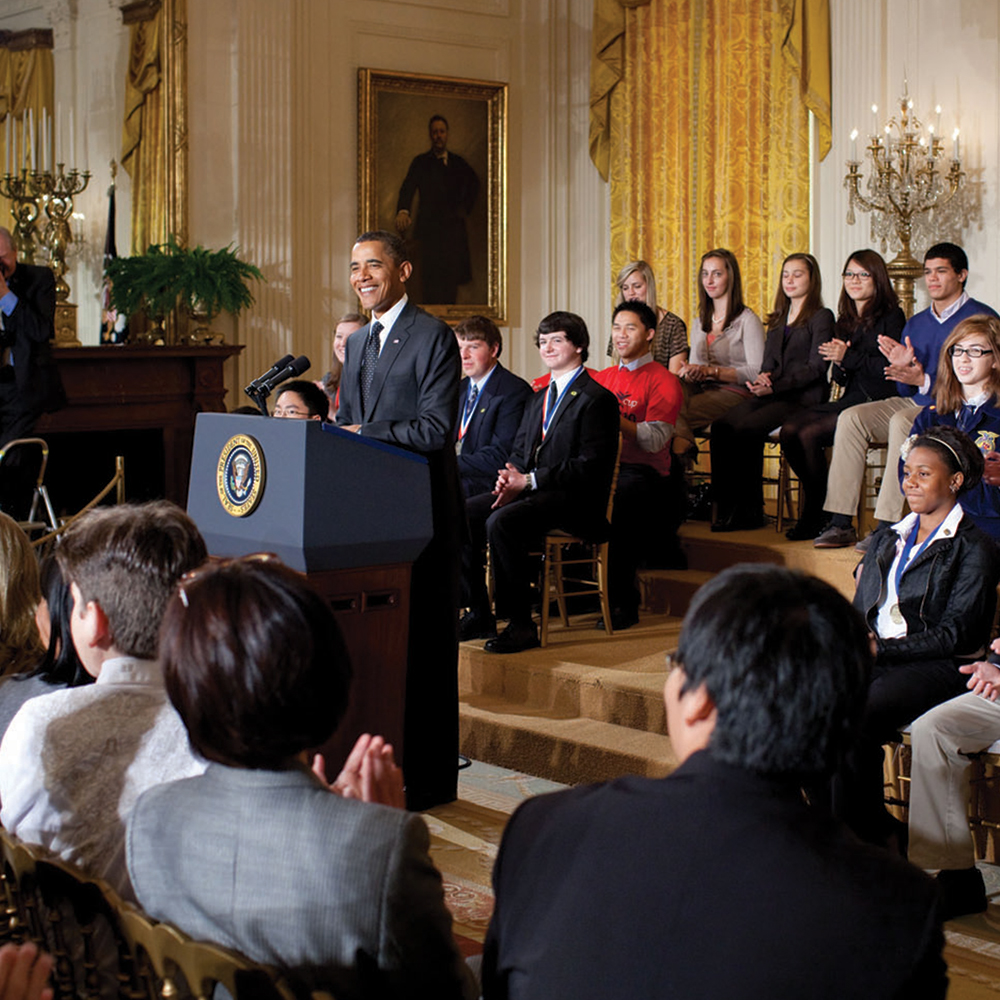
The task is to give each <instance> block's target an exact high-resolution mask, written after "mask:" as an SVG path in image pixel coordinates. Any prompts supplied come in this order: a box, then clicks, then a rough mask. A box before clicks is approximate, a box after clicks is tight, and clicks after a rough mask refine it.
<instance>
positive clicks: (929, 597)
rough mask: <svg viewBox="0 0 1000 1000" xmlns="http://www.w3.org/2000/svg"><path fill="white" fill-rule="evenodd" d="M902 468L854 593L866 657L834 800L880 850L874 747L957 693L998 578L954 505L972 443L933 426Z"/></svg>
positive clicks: (883, 823)
mask: <svg viewBox="0 0 1000 1000" xmlns="http://www.w3.org/2000/svg"><path fill="white" fill-rule="evenodd" d="M903 468H904V474H903V493H904V495H905V496H906V500H907V503H908V504H909V506H910V510H911V512H912V513H910V514H909V515H907V516H906V517H905V518H904V519H903V520H902V521H900V522H899V523H898V524H895V525H892V526H890V527H885V528H881V529H880V530H879V531H878V532H877V533H876V535H875V536H874V538H873V541H872V544H871V547H870V548H869V550H868V552H867V553H866V554H865V558H864V561H863V562H862V564H861V567H860V571H859V576H858V585H857V591H856V593H855V595H854V605H855V607H857V608H858V609H859V610H860V611H861V612H862V613H863V614H864V615H865V619H866V621H867V622H868V626H869V628H870V629H871V632H872V639H873V643H874V646H875V652H876V656H875V667H874V670H873V672H872V681H871V685H870V686H869V690H868V698H867V701H866V704H865V711H864V716H863V720H862V725H861V730H860V735H859V738H858V743H857V746H856V748H855V751H854V753H853V754H852V755H851V759H850V760H849V761H848V765H847V767H846V770H845V772H844V775H843V778H844V783H843V794H844V797H843V801H842V802H841V803H840V808H841V811H842V812H843V813H844V818H845V819H846V820H847V821H848V822H849V823H850V824H851V825H852V826H853V827H854V829H855V832H856V833H858V835H859V836H861V837H863V838H864V839H866V840H871V841H874V842H883V843H884V842H886V840H887V838H888V836H889V835H890V834H891V832H892V820H891V818H890V817H889V815H888V813H886V811H885V809H884V807H883V804H882V798H883V786H882V744H883V743H887V742H890V741H891V740H893V739H895V738H896V734H897V733H898V731H899V729H900V727H902V726H905V725H907V724H908V723H910V722H912V721H913V720H914V719H915V718H916V717H917V716H918V715H922V714H923V713H924V712H926V711H927V710H928V709H930V708H933V707H934V706H935V705H937V704H939V703H940V702H942V701H946V700H947V699H948V698H952V697H954V696H955V695H957V694H961V693H962V692H963V691H964V690H965V680H966V678H965V676H964V675H963V674H960V673H959V672H958V666H959V664H960V663H965V662H972V661H973V660H975V659H976V658H977V657H979V656H981V654H982V652H983V650H984V649H985V646H986V643H987V641H988V639H989V630H990V625H991V623H992V620H993V612H994V608H995V605H996V596H997V594H996V589H997V581H998V578H1000V558H998V551H997V549H996V546H995V543H994V542H993V541H992V539H990V538H989V537H988V536H987V535H986V534H984V533H983V532H981V531H980V530H979V529H978V528H977V527H976V526H975V525H974V524H973V523H972V519H971V518H969V517H964V516H963V513H962V508H961V506H960V505H959V502H958V501H959V497H960V496H961V494H962V493H964V492H965V491H967V490H969V489H971V488H973V487H974V486H975V485H976V484H977V483H978V482H979V481H980V479H981V478H982V474H983V457H982V454H981V452H980V451H979V449H978V448H976V446H975V445H974V444H973V443H972V441H971V440H970V439H969V438H968V437H967V436H966V435H964V434H962V433H961V432H960V431H958V430H956V429H955V428H953V427H944V426H939V427H934V428H932V429H931V430H930V431H929V432H928V433H926V434H923V435H921V436H920V437H918V438H916V439H914V440H912V442H911V443H910V450H909V451H908V453H907V454H906V456H905V457H904V467H903Z"/></svg>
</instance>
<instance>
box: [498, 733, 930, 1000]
mask: <svg viewBox="0 0 1000 1000" xmlns="http://www.w3.org/2000/svg"><path fill="white" fill-rule="evenodd" d="M493 883H494V891H495V895H496V906H495V909H494V912H493V919H492V922H491V924H490V929H489V933H488V935H487V938H486V945H485V951H484V961H483V995H484V997H485V998H486V1000H495V998H503V997H513V998H518V1000H524V998H534V997H538V998H543V997H544V998H546V1000H549V998H551V997H573V998H574V1000H619V998H621V997H643V998H653V997H655V998H677V1000H702V998H703V1000H719V998H722V997H725V998H733V1000H776V998H778V997H789V998H791V997H809V998H810V1000H826V998H829V1000H845V998H848V997H852V998H858V1000H861V998H864V1000H889V998H894V997H907V998H914V997H920V998H929V997H935V998H939V997H943V996H944V995H945V991H946V988H947V979H946V976H945V965H944V962H943V961H942V959H941V948H942V946H943V943H944V942H943V939H942V934H941V928H940V925H939V924H938V923H937V920H936V917H935V912H934V911H935V887H934V885H933V883H932V882H931V880H930V879H928V878H927V877H926V876H925V875H924V874H923V873H922V872H919V871H918V870H917V869H915V868H912V867H911V866H909V865H907V864H906V862H904V861H902V860H900V859H898V858H894V857H890V856H889V855H888V854H887V853H885V852H884V851H880V850H878V849H877V848H874V847H870V846H868V845H864V844H862V843H860V842H859V841H857V840H856V839H855V838H854V837H853V835H852V834H851V833H850V832H848V830H847V829H846V828H845V827H843V826H841V825H840V824H838V823H835V822H834V821H833V820H831V819H830V818H829V817H828V816H827V815H826V814H824V813H822V812H820V811H819V810H816V809H812V808H809V807H807V806H806V805H805V804H804V803H803V801H802V797H801V795H800V794H799V791H798V789H797V788H794V787H792V786H790V785H789V786H786V785H782V784H779V783H777V782H774V781H771V780H769V779H767V778H764V777H761V776H759V775H755V774H753V773H751V772H749V771H744V770H743V769H741V768H738V767H732V766H729V765H724V764H720V763H717V762H716V761H714V760H713V759H712V757H711V756H710V755H709V754H708V753H707V752H706V751H702V752H700V753H697V754H694V755H693V756H692V757H691V758H690V759H689V760H688V761H687V762H685V763H684V764H683V765H682V766H681V767H680V768H678V769H677V771H675V772H674V774H672V775H671V776H670V777H668V778H663V779H659V780H650V779H646V778H637V777H628V778H622V779H619V780H618V781H615V782H613V783H611V784H606V785H593V786H589V787H583V788H575V789H572V790H570V791H568V792H560V793H557V794H555V795H541V796H538V797H537V798H534V799H531V800H529V801H528V802H526V803H525V804H524V805H522V806H521V807H520V808H519V809H518V811H517V812H516V813H515V814H514V816H513V817H512V819H511V821H510V823H509V824H508V826H507V829H506V831H505V833H504V837H503V842H502V844H501V847H500V853H499V855H498V857H497V862H496V867H495V869H494V873H493Z"/></svg>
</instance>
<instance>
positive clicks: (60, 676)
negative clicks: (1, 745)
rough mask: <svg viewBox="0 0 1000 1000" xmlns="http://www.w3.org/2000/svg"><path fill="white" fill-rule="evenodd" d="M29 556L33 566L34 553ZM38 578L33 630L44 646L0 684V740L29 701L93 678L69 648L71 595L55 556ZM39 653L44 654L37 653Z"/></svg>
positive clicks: (89, 681)
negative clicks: (38, 585)
mask: <svg viewBox="0 0 1000 1000" xmlns="http://www.w3.org/2000/svg"><path fill="white" fill-rule="evenodd" d="M18 530H19V531H20V529H18ZM21 533H22V534H23V532H21ZM25 541H27V539H25ZM29 552H30V547H29ZM30 554H31V561H32V563H34V562H35V556H34V553H30ZM40 576H41V585H42V594H41V599H40V600H39V602H38V605H37V607H36V610H35V613H34V625H33V627H34V628H35V629H36V632H37V634H38V635H39V636H40V639H41V643H44V644H45V645H44V647H43V646H42V645H41V643H40V644H39V647H38V648H39V653H38V655H37V656H35V657H34V658H33V661H32V663H31V664H30V665H27V664H26V665H25V668H24V670H23V671H22V672H19V673H14V674H10V675H9V676H6V677H4V678H3V679H2V680H0V739H2V738H3V734H4V733H5V732H7V727H8V726H9V725H10V721H11V719H13V718H14V716H15V715H16V714H17V712H18V710H19V709H20V707H21V706H22V705H23V704H24V703H25V702H26V701H28V700H29V699H31V698H35V697H38V696H39V695H44V694H48V693H49V692H50V691H55V690H57V689H58V688H64V687H78V686H79V685H81V684H93V682H94V678H93V677H91V676H90V674H88V673H87V671H86V670H84V668H83V664H82V663H81V662H80V658H79V657H78V656H77V655H76V649H75V648H74V646H73V639H72V637H71V636H70V617H71V615H72V613H73V595H72V594H71V593H70V589H69V587H67V586H66V583H65V581H64V580H63V576H62V573H61V572H60V570H59V564H58V563H57V562H56V559H55V556H46V557H45V559H44V560H43V561H42V567H41V572H40ZM43 649H44V652H41V650H43ZM38 656H40V657H41V659H40V660H39V659H38ZM31 667H34V669H31Z"/></svg>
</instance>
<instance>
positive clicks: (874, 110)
mask: <svg viewBox="0 0 1000 1000" xmlns="http://www.w3.org/2000/svg"><path fill="white" fill-rule="evenodd" d="M872 135H878V105H877V104H873V105H872Z"/></svg>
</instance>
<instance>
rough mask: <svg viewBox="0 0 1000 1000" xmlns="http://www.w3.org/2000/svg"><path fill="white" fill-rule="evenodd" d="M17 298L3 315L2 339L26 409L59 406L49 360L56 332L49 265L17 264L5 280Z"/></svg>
mask: <svg viewBox="0 0 1000 1000" xmlns="http://www.w3.org/2000/svg"><path fill="white" fill-rule="evenodd" d="M7 284H8V286H9V288H10V290H11V291H12V292H13V293H14V294H15V295H16V296H17V299H18V302H17V305H16V306H15V307H14V311H13V312H12V313H11V314H10V315H9V316H4V317H3V327H4V333H3V338H2V343H3V346H4V347H10V348H11V352H12V354H13V357H14V382H15V385H16V386H17V392H18V395H19V397H20V400H21V401H22V402H23V405H24V408H25V409H26V410H35V411H37V412H38V413H41V412H42V411H43V410H53V409H58V408H59V407H60V406H61V405H62V404H63V403H64V402H65V395H64V393H63V390H62V384H61V382H60V381H59V376H58V373H57V372H56V370H55V367H54V366H53V364H52V356H51V352H50V350H49V341H50V340H52V338H53V337H54V336H55V314H56V285H55V277H54V275H53V274H52V270H51V268H48V267H34V266H33V265H31V264H18V265H17V267H16V268H15V269H14V273H13V274H12V275H11V276H10V279H9V280H8V282H7Z"/></svg>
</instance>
